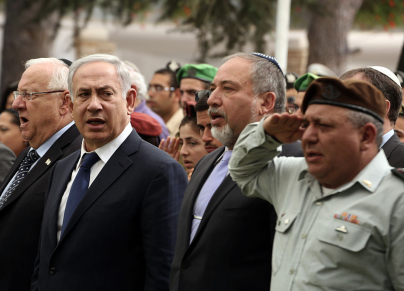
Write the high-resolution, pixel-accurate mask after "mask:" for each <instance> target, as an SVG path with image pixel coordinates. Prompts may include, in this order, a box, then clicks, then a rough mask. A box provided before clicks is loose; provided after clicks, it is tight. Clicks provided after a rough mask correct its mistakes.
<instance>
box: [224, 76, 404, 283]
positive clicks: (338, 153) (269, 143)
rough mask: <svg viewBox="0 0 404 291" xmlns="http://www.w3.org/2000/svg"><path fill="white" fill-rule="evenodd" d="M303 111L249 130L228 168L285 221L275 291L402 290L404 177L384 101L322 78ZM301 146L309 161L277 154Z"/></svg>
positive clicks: (359, 85)
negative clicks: (390, 147) (389, 140)
mask: <svg viewBox="0 0 404 291" xmlns="http://www.w3.org/2000/svg"><path fill="white" fill-rule="evenodd" d="M301 109H302V113H303V114H304V116H303V117H301V116H299V115H291V114H286V113H284V114H281V115H280V114H274V115H272V116H270V117H268V118H266V119H265V120H261V121H260V122H259V123H258V122H257V123H253V124H250V125H248V126H247V127H246V128H245V130H244V131H243V132H242V133H241V135H240V137H239V139H238V140H237V143H236V145H235V147H234V153H233V156H232V158H231V160H230V163H229V171H230V175H231V177H232V178H233V179H234V181H236V183H237V184H238V185H239V187H240V188H241V189H242V191H243V194H244V195H246V196H248V197H259V198H262V199H265V200H267V201H269V202H270V203H271V204H272V205H273V206H274V207H275V210H276V212H277V214H278V220H277V222H276V233H275V239H274V246H273V258H272V281H271V290H282V291H320V290H321V291H333V290H385V291H393V290H403V286H404V277H403V276H402V274H403V270H404V261H403V260H402V254H403V252H404V236H403V231H402V230H403V228H404V190H403V189H404V187H403V186H404V181H403V180H404V175H403V174H402V173H400V172H399V171H397V170H396V169H392V168H391V167H390V166H389V164H388V161H387V159H386V156H385V155H384V153H383V151H381V150H379V146H380V143H381V141H382V135H383V117H384V114H385V112H386V102H385V97H384V96H383V94H382V93H381V92H380V91H379V90H378V89H377V88H376V87H375V86H373V85H372V84H370V83H367V82H363V81H358V80H346V81H342V82H341V81H340V80H338V79H336V78H319V79H317V80H315V81H313V82H312V83H311V85H310V87H309V88H308V90H307V91H306V95H305V97H304V99H303V104H302V107H301ZM297 139H301V140H302V147H303V152H304V158H283V157H280V158H277V157H276V155H277V153H279V151H277V147H278V146H279V145H280V144H281V143H290V142H293V141H295V140H297ZM257 223H259V222H258V221H257ZM268 275H269V273H268Z"/></svg>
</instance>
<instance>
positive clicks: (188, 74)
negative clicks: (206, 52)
mask: <svg viewBox="0 0 404 291" xmlns="http://www.w3.org/2000/svg"><path fill="white" fill-rule="evenodd" d="M216 73H217V68H216V67H214V66H211V65H208V64H198V65H194V64H186V65H184V66H182V67H181V68H180V69H179V70H178V72H177V82H178V84H179V83H180V81H181V80H182V79H184V78H192V79H197V80H201V81H203V82H207V83H210V82H212V81H213V79H214V78H215V76H216Z"/></svg>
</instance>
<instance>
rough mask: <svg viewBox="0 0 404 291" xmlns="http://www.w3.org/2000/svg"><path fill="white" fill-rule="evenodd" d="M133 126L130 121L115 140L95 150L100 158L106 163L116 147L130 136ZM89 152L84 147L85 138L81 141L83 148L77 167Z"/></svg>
mask: <svg viewBox="0 0 404 291" xmlns="http://www.w3.org/2000/svg"><path fill="white" fill-rule="evenodd" d="M132 130H133V128H132V126H131V124H130V122H129V123H128V124H127V125H126V127H125V129H124V130H123V131H122V132H121V133H120V134H119V135H118V136H117V137H116V138H115V139H113V140H111V141H110V142H109V143H107V144H104V145H103V146H102V147H99V148H97V149H96V150H95V152H96V153H97V155H98V156H99V157H100V160H101V161H102V162H103V163H104V164H106V163H107V162H108V160H109V159H110V158H111V157H112V155H113V154H114V153H115V151H116V149H117V148H119V147H120V146H121V144H122V143H123V142H124V141H125V140H126V139H127V138H128V136H129V135H130V134H131V132H132ZM87 153H89V152H88V151H86V149H85V147H84V139H83V142H82V143H81V150H80V159H79V162H78V163H77V168H79V167H80V165H81V160H82V158H83V155H84V154H87Z"/></svg>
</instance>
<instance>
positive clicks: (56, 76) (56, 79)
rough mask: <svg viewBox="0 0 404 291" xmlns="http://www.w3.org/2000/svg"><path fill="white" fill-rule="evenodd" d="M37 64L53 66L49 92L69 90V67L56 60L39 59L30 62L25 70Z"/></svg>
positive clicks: (26, 64)
mask: <svg viewBox="0 0 404 291" xmlns="http://www.w3.org/2000/svg"><path fill="white" fill-rule="evenodd" d="M37 64H53V67H54V69H53V72H52V76H51V78H50V80H49V84H48V90H50V91H54V90H67V77H68V74H69V66H68V65H66V64H65V63H64V62H62V61H61V60H58V59H56V58H38V59H30V60H28V61H27V62H26V63H25V69H28V68H29V67H30V66H32V65H37Z"/></svg>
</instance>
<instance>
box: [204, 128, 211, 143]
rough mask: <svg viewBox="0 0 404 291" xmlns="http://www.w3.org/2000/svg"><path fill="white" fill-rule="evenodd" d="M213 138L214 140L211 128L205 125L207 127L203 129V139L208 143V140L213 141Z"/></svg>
mask: <svg viewBox="0 0 404 291" xmlns="http://www.w3.org/2000/svg"><path fill="white" fill-rule="evenodd" d="M212 140H213V137H212V133H211V131H210V128H208V127H205V129H204V130H203V134H202V141H203V142H204V143H208V142H211V141H212Z"/></svg>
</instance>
